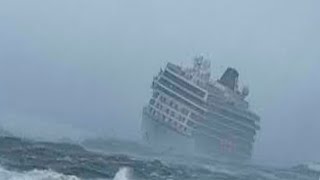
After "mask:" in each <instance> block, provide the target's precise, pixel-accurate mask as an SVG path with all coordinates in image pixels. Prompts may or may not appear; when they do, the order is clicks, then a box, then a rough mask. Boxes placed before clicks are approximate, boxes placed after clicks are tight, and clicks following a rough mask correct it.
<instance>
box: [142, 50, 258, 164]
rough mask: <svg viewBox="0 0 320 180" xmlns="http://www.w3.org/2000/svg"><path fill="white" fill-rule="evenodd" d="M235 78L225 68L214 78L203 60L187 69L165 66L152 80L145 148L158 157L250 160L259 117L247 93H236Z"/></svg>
mask: <svg viewBox="0 0 320 180" xmlns="http://www.w3.org/2000/svg"><path fill="white" fill-rule="evenodd" d="M238 77H239V73H238V72H237V70H235V69H233V68H228V69H227V70H226V71H225V72H224V74H223V75H222V77H221V78H220V79H217V80H214V79H212V78H211V73H210V61H208V60H206V59H204V58H203V57H202V56H199V57H196V58H195V59H194V65H193V67H190V68H188V67H182V66H178V65H175V64H172V63H168V64H167V65H166V67H165V68H164V70H162V69H161V70H160V72H159V74H158V75H157V76H155V77H154V79H153V82H152V86H151V87H152V91H153V94H152V97H151V99H150V101H149V103H148V104H147V105H146V106H145V107H144V108H143V116H142V133H143V139H144V141H145V142H146V144H147V145H149V146H150V147H152V148H153V149H155V150H158V151H159V152H161V151H162V152H174V153H193V154H197V155H204V156H209V157H217V158H220V157H221V158H228V159H229V158H230V159H236V160H248V159H250V157H251V155H252V151H253V145H254V141H255V137H256V134H257V131H258V130H259V129H260V126H259V122H260V118H259V116H258V115H256V114H255V113H254V112H252V111H251V110H250V109H249V103H248V102H247V101H246V97H247V96H248V95H249V89H248V88H247V87H243V88H241V90H239V87H238Z"/></svg>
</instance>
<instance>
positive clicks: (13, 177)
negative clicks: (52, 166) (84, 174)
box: [0, 167, 80, 180]
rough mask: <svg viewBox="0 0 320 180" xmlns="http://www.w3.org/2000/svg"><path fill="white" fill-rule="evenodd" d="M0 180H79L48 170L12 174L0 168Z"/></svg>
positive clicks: (12, 172)
mask: <svg viewBox="0 0 320 180" xmlns="http://www.w3.org/2000/svg"><path fill="white" fill-rule="evenodd" d="M0 179H1V180H80V179H79V178H78V177H76V176H67V175H63V174H60V173H57V172H54V171H50V170H32V171H28V172H14V171H9V170H6V169H4V168H2V167H0Z"/></svg>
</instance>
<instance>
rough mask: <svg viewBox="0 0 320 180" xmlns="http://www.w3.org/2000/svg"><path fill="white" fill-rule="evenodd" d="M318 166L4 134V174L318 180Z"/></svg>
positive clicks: (38, 178)
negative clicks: (152, 152)
mask: <svg viewBox="0 0 320 180" xmlns="http://www.w3.org/2000/svg"><path fill="white" fill-rule="evenodd" d="M107 146H112V143H107ZM123 146H124V147H125V148H126V147H128V146H125V145H123ZM121 147H122V146H121ZM132 149H135V150H137V148H132ZM138 150H139V149H138ZM101 151H103V150H102V149H101ZM139 151H140V150H139ZM123 154H125V155H123ZM133 157H135V158H133ZM158 159H160V160H158ZM318 167H319V166H318V164H311V165H310V164H309V165H299V166H296V167H292V168H285V169H278V168H274V167H266V166H255V165H244V164H242V165H239V164H230V163H223V162H218V161H211V160H206V161H203V159H198V158H197V159H193V158H192V159H186V157H176V159H173V160H171V161H168V160H166V159H165V158H161V157H154V156H153V157H152V156H146V157H144V158H141V157H140V156H133V155H130V156H129V155H128V154H127V153H122V155H121V154H120V155H119V154H113V153H108V154H102V153H97V152H92V151H88V150H87V149H85V148H84V147H82V146H80V145H77V144H70V143H52V142H37V141H31V140H26V139H21V138H16V137H0V180H168V179H172V180H195V179H197V180H209V179H210V180H211V179H214V180H257V179H260V180H319V177H320V172H319V171H317V170H318Z"/></svg>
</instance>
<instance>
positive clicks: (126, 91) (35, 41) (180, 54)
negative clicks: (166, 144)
mask: <svg viewBox="0 0 320 180" xmlns="http://www.w3.org/2000/svg"><path fill="white" fill-rule="evenodd" d="M319 5H320V2H319V1H317V0H305V1H298V0H293V1H292V0H290V1H289V0H281V1H276V0H268V1H254V0H244V1H232V0H226V1H212V0H211V1H209V0H201V1H197V2H196V1H191V0H184V1H179V0H178V1H169V0H164V1H155V0H151V1H147V0H137V1H129V0H128V1H127V0H110V1H103V0H96V1H87V0H69V1H44V0H39V1H33V0H30V1H1V2H0V22H1V23H0V113H1V114H0V124H1V125H2V126H4V127H5V128H7V129H9V130H11V131H14V132H15V133H17V134H19V135H22V136H28V137H40V138H51V139H54V138H63V137H70V138H84V137H89V136H103V137H110V136H111V137H119V138H124V139H131V140H139V139H140V121H141V112H142V107H143V106H144V105H145V104H146V103H147V101H148V99H149V97H150V95H151V89H150V85H151V81H152V77H153V76H154V75H156V74H157V73H158V71H159V69H160V68H161V67H164V66H165V64H166V63H167V62H173V63H177V64H183V65H188V64H191V59H192V58H193V57H194V56H196V55H198V54H205V55H206V56H207V57H208V58H210V59H211V61H212V63H211V64H212V74H213V76H214V77H215V78H218V77H219V76H220V75H221V74H222V73H223V71H224V70H225V69H226V68H227V67H228V66H232V67H235V68H236V69H238V71H239V72H240V81H241V83H242V84H245V85H249V87H250V92H251V94H250V97H249V101H250V104H251V108H252V109H253V110H255V111H256V112H257V113H258V114H259V115H260V116H261V127H262V128H261V131H260V132H259V135H258V137H257V143H256V148H255V154H254V158H253V159H254V160H255V161H256V162H260V163H261V162H264V163H275V164H290V163H297V162H304V161H320V154H319V152H320V141H319V139H318V137H319V136H320V132H319V127H320V121H319V120H320V115H319V113H317V111H318V108H319V107H320V96H319V93H318V92H319V90H320V84H319V81H318V79H317V78H318V77H319V75H318V69H319V67H320V60H319V58H320V52H319V45H320V35H319V32H320V21H319V15H320V12H319V11H318V7H319Z"/></svg>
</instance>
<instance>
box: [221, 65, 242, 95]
mask: <svg viewBox="0 0 320 180" xmlns="http://www.w3.org/2000/svg"><path fill="white" fill-rule="evenodd" d="M238 78H239V73H238V71H237V70H236V69H233V68H230V67H229V68H228V69H227V70H226V71H225V72H224V74H223V75H222V77H221V78H220V79H219V83H221V84H222V85H224V86H226V87H228V88H230V89H231V90H233V91H235V90H236V89H237V88H238Z"/></svg>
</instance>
